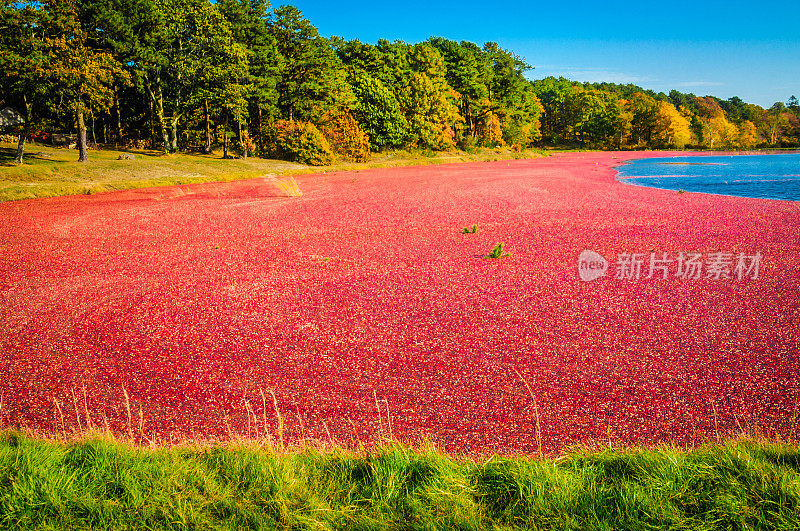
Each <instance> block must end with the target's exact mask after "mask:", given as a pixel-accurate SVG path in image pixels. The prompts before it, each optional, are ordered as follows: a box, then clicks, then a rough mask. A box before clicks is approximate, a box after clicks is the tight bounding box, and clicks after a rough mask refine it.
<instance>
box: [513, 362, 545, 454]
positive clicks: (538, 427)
mask: <svg viewBox="0 0 800 531" xmlns="http://www.w3.org/2000/svg"><path fill="white" fill-rule="evenodd" d="M514 372H515V373H516V374H517V377H518V378H519V379H520V380H522V383H523V384H525V388H526V389H527V390H528V393H529V394H530V395H531V398H532V399H533V414H534V415H535V416H536V447H537V451H538V453H539V457H540V458H541V457H542V426H541V423H540V421H539V403H538V402H537V401H536V396H535V395H534V394H533V389H531V386H530V385H528V381H527V380H525V378H523V377H522V375H521V374H520V373H519V371H517V369H514Z"/></svg>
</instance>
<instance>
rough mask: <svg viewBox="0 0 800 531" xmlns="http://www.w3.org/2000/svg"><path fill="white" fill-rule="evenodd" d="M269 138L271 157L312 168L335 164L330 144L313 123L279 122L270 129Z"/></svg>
mask: <svg viewBox="0 0 800 531" xmlns="http://www.w3.org/2000/svg"><path fill="white" fill-rule="evenodd" d="M267 138H268V140H269V143H270V144H271V146H272V147H271V148H270V150H271V153H270V155H272V156H274V157H276V158H279V159H282V160H289V161H292V162H299V163H301V164H309V165H311V166H327V165H328V164H331V163H332V162H333V152H332V151H331V146H330V144H328V141H327V140H326V139H325V137H324V136H323V135H322V133H321V132H320V131H319V129H317V127H316V126H315V125H314V124H312V123H308V122H297V121H294V120H292V121H287V120H278V121H276V122H274V123H273V124H272V126H271V127H270V130H269V132H268V135H267Z"/></svg>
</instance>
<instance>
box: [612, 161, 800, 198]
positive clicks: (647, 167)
mask: <svg viewBox="0 0 800 531" xmlns="http://www.w3.org/2000/svg"><path fill="white" fill-rule="evenodd" d="M617 171H618V172H619V175H618V179H619V180H620V181H622V182H624V183H627V184H635V185H640V186H650V187H653V188H663V189H666V190H678V189H680V190H685V191H687V192H704V193H708V194H724V195H735V196H741V197H762V198H768V199H784V200H788V201H800V153H781V154H770V155H735V156H719V157H717V156H696V157H669V158H654V159H639V160H633V161H630V162H628V163H626V164H623V165H622V166H619V167H617Z"/></svg>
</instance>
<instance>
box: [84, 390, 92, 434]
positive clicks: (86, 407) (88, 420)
mask: <svg viewBox="0 0 800 531" xmlns="http://www.w3.org/2000/svg"><path fill="white" fill-rule="evenodd" d="M83 412H84V413H85V414H86V427H87V428H88V429H89V431H92V430H94V423H92V417H91V416H89V398H88V396H87V395H86V386H85V385H84V386H83Z"/></svg>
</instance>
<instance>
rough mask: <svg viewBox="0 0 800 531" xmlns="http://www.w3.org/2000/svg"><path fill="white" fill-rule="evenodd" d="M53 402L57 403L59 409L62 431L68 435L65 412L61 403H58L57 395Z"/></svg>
mask: <svg viewBox="0 0 800 531" xmlns="http://www.w3.org/2000/svg"><path fill="white" fill-rule="evenodd" d="M53 403H54V404H55V405H56V409H57V410H58V414H59V416H60V418H61V433H62V434H64V435H66V434H67V428H66V426H65V424H64V412H63V411H62V410H61V404H59V403H58V399H57V398H55V397H53Z"/></svg>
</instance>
